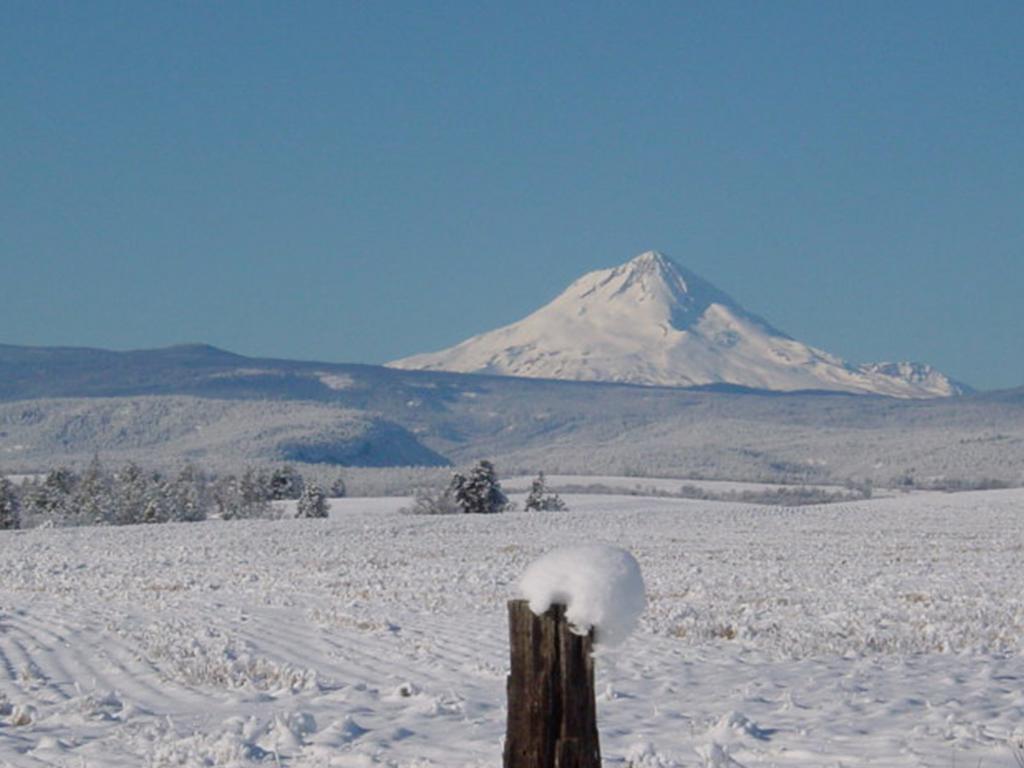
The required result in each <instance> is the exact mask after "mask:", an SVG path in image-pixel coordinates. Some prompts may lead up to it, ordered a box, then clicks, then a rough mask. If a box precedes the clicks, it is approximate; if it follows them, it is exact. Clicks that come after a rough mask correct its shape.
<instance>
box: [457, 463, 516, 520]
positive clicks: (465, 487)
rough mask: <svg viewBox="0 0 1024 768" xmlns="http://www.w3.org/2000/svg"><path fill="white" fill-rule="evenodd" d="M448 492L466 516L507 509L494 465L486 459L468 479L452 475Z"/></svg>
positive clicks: (473, 470) (475, 468)
mask: <svg viewBox="0 0 1024 768" xmlns="http://www.w3.org/2000/svg"><path fill="white" fill-rule="evenodd" d="M449 491H450V492H451V494H452V496H453V498H454V499H455V503H456V504H458V505H459V507H461V508H462V511H463V512H465V513H467V514H494V513H496V512H504V511H505V509H506V508H507V507H508V497H507V496H506V495H505V493H504V491H502V490H501V483H499V482H498V473H497V472H496V471H495V469H494V464H492V463H491V462H490V461H487V460H486V459H483V460H481V461H480V462H479V463H477V465H476V466H475V467H473V469H472V470H471V471H470V473H469V476H468V477H466V476H463V475H461V474H459V473H456V474H454V475H453V476H452V481H451V484H450V485H449Z"/></svg>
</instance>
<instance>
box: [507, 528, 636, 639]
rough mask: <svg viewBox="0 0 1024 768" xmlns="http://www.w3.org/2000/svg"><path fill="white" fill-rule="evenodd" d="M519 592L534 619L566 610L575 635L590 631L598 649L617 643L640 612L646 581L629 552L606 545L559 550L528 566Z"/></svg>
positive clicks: (634, 625)
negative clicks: (553, 609)
mask: <svg viewBox="0 0 1024 768" xmlns="http://www.w3.org/2000/svg"><path fill="white" fill-rule="evenodd" d="M519 591H520V593H521V594H522V596H523V597H524V598H525V599H526V600H529V601H530V610H531V611H533V612H534V613H535V614H537V615H538V616H539V615H540V614H542V613H544V612H545V611H547V609H548V608H550V607H551V606H552V605H554V604H561V605H564V606H565V617H566V619H567V620H568V621H569V624H570V625H571V626H572V628H573V631H575V632H578V633H579V634H582V635H585V634H587V633H588V632H589V631H590V630H591V629H594V642H595V644H597V645H604V646H615V645H619V644H621V643H622V642H623V641H624V640H625V639H626V638H627V637H629V635H630V633H631V632H632V631H633V629H634V628H635V627H636V623H637V620H638V619H639V618H640V614H641V613H643V611H644V605H645V603H646V598H645V595H644V579H643V576H641V575H640V564H639V563H638V562H637V561H636V558H635V557H633V555H631V554H630V553H629V552H627V551H626V550H624V549H621V548H619V547H613V546H610V545H608V544H582V545H579V546H575V547H562V548H560V549H555V550H553V551H551V552H548V553H547V554H546V555H544V556H542V557H540V558H538V559H537V560H534V561H533V562H532V563H530V565H529V567H528V568H527V569H526V572H525V573H524V574H523V577H522V579H521V580H520V582H519Z"/></svg>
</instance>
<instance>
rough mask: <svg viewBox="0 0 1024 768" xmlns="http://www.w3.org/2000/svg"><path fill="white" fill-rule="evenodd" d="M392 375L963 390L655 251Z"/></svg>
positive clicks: (912, 393) (919, 393) (914, 393)
mask: <svg viewBox="0 0 1024 768" xmlns="http://www.w3.org/2000/svg"><path fill="white" fill-rule="evenodd" d="M389 365H390V366H392V367H395V368H407V369H424V370H443V371H458V372H463V373H490V374H501V375H507V376H525V377H531V378H548V379H574V380H584V381H614V382H624V383H631V384H647V385H661V386H683V387H686V386H697V385H704V384H735V385H739V386H744V387H753V388H758V389H770V390H780V391H792V390H838V391H843V392H855V393H862V394H879V395H888V396H892V397H914V398H918V397H947V396H950V395H957V394H961V393H962V392H963V391H964V390H963V388H962V387H961V386H960V385H958V384H957V383H955V382H953V381H951V380H950V379H949V378H947V377H946V376H944V375H943V374H941V373H939V372H938V371H936V370H934V369H933V368H931V367H930V366H928V365H924V364H922V363H872V364H867V365H860V366H857V365H852V364H850V363H847V362H846V361H844V360H842V359H840V358H838V357H836V356H835V355H830V354H828V353H827V352H823V351H821V350H819V349H815V348H814V347H810V346H808V345H806V344H803V343H801V342H799V341H796V340H795V339H793V338H790V337H789V336H787V335H786V334H784V333H782V332H781V331H779V330H777V329H775V328H773V327H772V326H771V325H769V324H768V323H767V322H766V321H765V320H763V319H761V318H760V317H758V316H756V315H753V314H751V313H750V312H747V311H746V310H745V309H743V308H742V307H741V306H739V305H738V304H737V303H736V302H735V301H734V300H733V299H732V298H730V297H729V296H728V295H726V294H725V293H723V292H722V291H720V290H719V289H718V288H716V287H715V286H713V285H711V284H710V283H708V282H707V281H706V280H704V279H703V278H701V277H700V276H698V275H696V274H694V273H693V272H690V271H689V270H687V269H684V268H683V267H680V266H679V265H678V264H676V263H675V262H673V261H671V260H670V259H669V258H667V257H666V256H664V255H662V254H661V253H658V252H656V251H647V252H646V253H642V254H640V255H639V256H637V257H636V258H634V259H632V260H631V261H628V262H626V263H625V264H623V265H621V266H618V267H615V268H613V269H602V270H598V271H596V272H590V273H588V274H586V275H584V276H583V277H581V278H579V279H578V280H576V281H575V282H574V283H573V284H572V285H570V286H569V287H568V288H567V289H566V290H565V291H564V292H563V293H562V294H561V295H560V296H558V297H557V298H556V299H555V300H554V301H552V302H551V303H550V304H548V305H547V306H544V307H542V308H541V309H539V310H537V311H536V312H534V313H533V314H531V315H529V316H528V317H525V318H523V319H522V320H520V321H519V322H517V323H512V324H511V325H507V326H505V327H503V328H498V329H497V330H494V331H490V332H488V333H483V334H480V335H479V336H474V337H472V338H470V339H467V340H466V341H463V342H462V343H461V344H458V345H456V346H454V347H450V348H448V349H444V350H441V351H440V352H433V353H428V354H421V355H414V356H412V357H407V358H403V359H401V360H396V361H394V362H392V363H389Z"/></svg>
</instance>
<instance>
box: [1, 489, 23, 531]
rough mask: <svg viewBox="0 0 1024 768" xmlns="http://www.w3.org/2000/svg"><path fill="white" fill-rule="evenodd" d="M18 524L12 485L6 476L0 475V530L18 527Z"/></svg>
mask: <svg viewBox="0 0 1024 768" xmlns="http://www.w3.org/2000/svg"><path fill="white" fill-rule="evenodd" d="M20 524H21V521H20V520H19V517H18V497H17V495H15V493H14V485H13V484H12V483H11V481H10V480H8V479H7V478H6V477H0V530H6V529H10V528H18V527H19V526H20Z"/></svg>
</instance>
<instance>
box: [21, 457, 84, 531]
mask: <svg viewBox="0 0 1024 768" xmlns="http://www.w3.org/2000/svg"><path fill="white" fill-rule="evenodd" d="M74 486H75V473H74V472H72V471H71V470H70V469H68V468H67V467H58V468H57V469H54V470H51V471H50V472H49V473H48V474H47V475H46V478H45V479H44V480H43V482H42V483H33V484H32V486H31V487H30V488H29V489H28V491H27V493H26V502H27V504H26V507H27V511H28V512H29V513H30V514H31V515H32V516H34V517H36V518H37V521H39V522H44V523H49V524H51V525H57V524H63V523H67V521H68V518H69V517H70V514H69V510H70V507H71V491H72V490H73V488H74Z"/></svg>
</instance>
